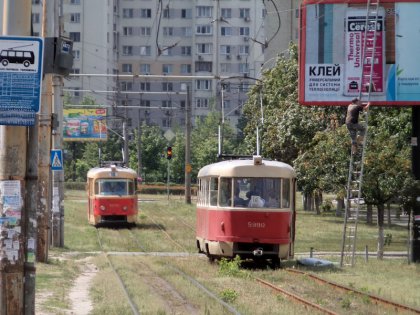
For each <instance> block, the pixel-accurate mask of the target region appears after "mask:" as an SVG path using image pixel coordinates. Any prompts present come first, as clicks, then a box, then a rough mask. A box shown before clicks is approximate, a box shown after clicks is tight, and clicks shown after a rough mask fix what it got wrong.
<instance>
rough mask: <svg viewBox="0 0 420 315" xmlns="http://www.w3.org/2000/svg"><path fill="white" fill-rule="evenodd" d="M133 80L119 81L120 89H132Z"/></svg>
mask: <svg viewBox="0 0 420 315" xmlns="http://www.w3.org/2000/svg"><path fill="white" fill-rule="evenodd" d="M132 90H133V82H121V91H132Z"/></svg>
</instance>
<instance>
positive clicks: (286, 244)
mask: <svg viewBox="0 0 420 315" xmlns="http://www.w3.org/2000/svg"><path fill="white" fill-rule="evenodd" d="M198 183H199V188H198V200H197V213H196V215H197V217H196V220H197V221H196V244H197V248H198V251H199V252H201V253H205V254H206V255H207V256H208V258H209V259H210V260H214V259H215V258H221V257H226V258H233V257H235V256H236V255H239V256H240V257H241V259H246V258H253V259H255V260H257V259H267V260H271V261H272V263H273V264H274V265H275V266H279V265H280V261H281V260H286V259H291V258H293V255H294V239H295V219H296V211H295V194H296V188H295V186H296V173H295V171H294V169H293V168H292V167H291V166H290V165H288V164H285V163H282V162H278V161H270V160H265V159H262V157H261V156H254V157H253V158H252V159H246V160H245V159H243V160H229V161H222V162H218V163H214V164H210V165H207V166H205V167H203V168H202V169H201V170H200V171H199V173H198Z"/></svg>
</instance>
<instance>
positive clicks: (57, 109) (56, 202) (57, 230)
mask: <svg viewBox="0 0 420 315" xmlns="http://www.w3.org/2000/svg"><path fill="white" fill-rule="evenodd" d="M62 87H63V79H62V77H61V76H59V75H54V76H53V96H54V97H53V112H54V114H55V117H56V119H57V122H58V125H57V126H56V128H55V130H54V132H53V135H52V143H53V148H54V149H56V150H62V149H63V139H62V136H63V104H62ZM52 196H53V197H52V205H51V209H52V243H51V244H52V246H54V247H63V246H64V231H63V229H64V171H54V172H53V189H52Z"/></svg>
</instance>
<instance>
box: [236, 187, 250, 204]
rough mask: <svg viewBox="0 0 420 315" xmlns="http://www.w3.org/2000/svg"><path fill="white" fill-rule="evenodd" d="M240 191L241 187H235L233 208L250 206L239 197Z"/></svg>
mask: <svg viewBox="0 0 420 315" xmlns="http://www.w3.org/2000/svg"><path fill="white" fill-rule="evenodd" d="M239 193H240V189H239V187H235V196H234V198H233V206H234V207H244V206H246V205H248V202H247V201H246V200H244V199H242V198H241V197H239Z"/></svg>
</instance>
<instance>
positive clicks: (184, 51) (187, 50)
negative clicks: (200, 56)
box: [181, 46, 191, 56]
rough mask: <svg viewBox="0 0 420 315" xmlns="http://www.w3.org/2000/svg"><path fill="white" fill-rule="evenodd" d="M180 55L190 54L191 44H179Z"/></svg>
mask: <svg viewBox="0 0 420 315" xmlns="http://www.w3.org/2000/svg"><path fill="white" fill-rule="evenodd" d="M181 55H183V56H191V46H181Z"/></svg>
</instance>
